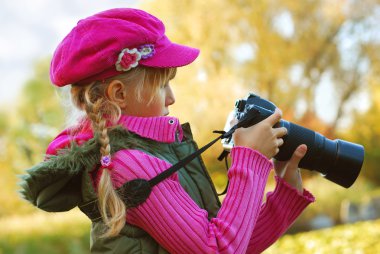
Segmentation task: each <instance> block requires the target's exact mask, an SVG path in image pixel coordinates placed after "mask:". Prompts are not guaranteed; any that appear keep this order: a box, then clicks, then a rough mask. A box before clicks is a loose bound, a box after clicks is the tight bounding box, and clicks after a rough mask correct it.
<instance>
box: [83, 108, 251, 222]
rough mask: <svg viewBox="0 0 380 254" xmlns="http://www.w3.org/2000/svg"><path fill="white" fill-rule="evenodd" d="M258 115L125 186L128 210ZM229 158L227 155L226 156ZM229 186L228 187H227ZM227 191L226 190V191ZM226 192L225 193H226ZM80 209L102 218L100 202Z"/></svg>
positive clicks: (120, 190)
mask: <svg viewBox="0 0 380 254" xmlns="http://www.w3.org/2000/svg"><path fill="white" fill-rule="evenodd" d="M257 113H258V112H256V113H254V114H246V116H245V117H243V118H242V119H240V121H239V122H238V123H237V124H235V125H234V126H233V127H232V128H231V129H230V130H229V131H228V132H225V131H213V133H218V134H221V135H220V136H218V137H217V138H215V139H214V140H212V141H211V142H210V143H208V144H207V145H205V146H203V147H202V148H200V149H199V150H197V151H195V152H194V153H192V154H190V155H188V156H187V157H185V158H184V159H182V160H180V161H179V162H177V163H176V164H174V165H172V166H171V167H170V168H168V169H166V170H165V171H163V172H161V173H160V174H158V175H157V176H155V177H153V178H152V179H150V180H146V179H141V178H138V179H133V180H130V181H128V182H126V183H125V184H123V185H122V186H121V187H120V188H118V189H117V190H116V191H117V192H118V194H119V196H120V198H121V199H122V200H123V201H124V203H125V205H126V207H127V208H133V207H137V206H139V205H140V204H142V203H144V202H145V200H146V199H147V198H148V197H149V195H150V193H151V192H152V188H153V187H154V186H155V185H157V184H158V183H160V182H162V181H164V180H165V179H167V178H168V177H170V176H171V175H172V174H174V173H175V172H177V171H178V170H180V169H181V168H182V167H184V166H185V165H186V164H188V163H189V162H191V161H192V160H193V159H195V158H196V157H198V156H199V155H201V154H202V153H203V152H204V151H206V150H207V149H208V148H209V147H210V146H212V145H213V144H215V142H217V141H218V140H219V139H224V138H231V137H232V134H233V133H234V132H235V130H236V129H238V128H240V127H246V126H247V123H248V122H251V121H252V120H253V118H256V117H257ZM226 156H227V155H226ZM227 186H228V185H227ZM225 191H226V190H225ZM225 191H224V192H225ZM79 209H80V210H81V211H82V212H83V213H85V214H86V215H87V216H88V217H89V218H90V219H91V220H92V221H96V220H99V219H100V218H101V216H100V212H99V210H98V200H97V199H95V200H92V201H90V202H88V203H85V204H83V205H80V206H79Z"/></svg>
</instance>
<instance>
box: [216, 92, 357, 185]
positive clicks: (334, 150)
mask: <svg viewBox="0 0 380 254" xmlns="http://www.w3.org/2000/svg"><path fill="white" fill-rule="evenodd" d="M275 109H276V105H275V104H273V103H272V102H270V101H268V100H265V99H262V98H260V97H259V96H257V95H255V94H253V93H250V94H248V96H247V98H246V99H240V100H237V101H236V103H235V110H234V114H235V117H236V118H237V120H241V119H242V118H244V117H245V116H246V115H247V114H255V117H254V118H253V119H252V120H251V121H250V122H248V123H247V124H246V125H244V126H243V127H249V126H252V125H254V124H257V123H259V122H260V121H262V120H264V119H265V118H267V117H268V116H270V115H271V114H273V113H274V111H275ZM274 127H275V128H276V127H285V128H286V129H287V130H288V132H287V135H285V136H284V137H283V139H284V144H283V145H282V146H281V147H280V151H279V152H278V154H276V156H274V158H275V159H276V160H279V161H287V160H289V159H290V158H291V156H292V154H293V152H294V151H295V149H296V148H297V147H298V146H299V145H301V144H306V145H307V147H308V150H307V153H306V155H305V156H304V158H302V160H301V161H300V163H299V167H300V168H303V169H308V170H311V171H318V172H320V173H321V174H322V175H323V176H324V177H325V178H327V179H329V180H330V181H332V182H334V183H336V184H338V185H341V186H343V187H345V188H348V187H350V186H351V185H352V184H353V183H354V182H355V180H356V179H357V177H358V175H359V173H360V170H361V167H362V165H363V161H364V147H363V146H362V145H359V144H355V143H351V142H348V141H344V140H340V139H336V140H330V139H328V138H326V137H324V136H323V135H321V134H319V133H317V132H315V131H313V130H310V129H307V128H305V127H302V126H300V125H297V124H294V123H291V122H288V121H286V120H280V121H279V122H278V123H277V124H276V125H275V126H274ZM226 128H228V127H227V126H226V127H225V129H226ZM222 143H223V147H224V149H225V150H230V149H231V148H232V147H233V143H232V141H231V139H225V140H223V141H222Z"/></svg>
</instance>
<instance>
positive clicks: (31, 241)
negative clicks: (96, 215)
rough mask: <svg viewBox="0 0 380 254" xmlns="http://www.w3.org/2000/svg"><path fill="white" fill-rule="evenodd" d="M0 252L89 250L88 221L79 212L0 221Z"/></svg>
mask: <svg viewBox="0 0 380 254" xmlns="http://www.w3.org/2000/svg"><path fill="white" fill-rule="evenodd" d="M0 221H1V225H3V230H2V232H1V233H0V254H7V253H22V254H33V253H49V254H80V253H89V237H90V235H89V234H90V221H89V220H88V219H87V218H85V217H84V215H83V214H81V212H80V211H72V212H68V213H65V214H47V213H41V212H40V213H35V214H33V215H29V216H25V217H17V216H14V217H7V218H3V219H1V220H0Z"/></svg>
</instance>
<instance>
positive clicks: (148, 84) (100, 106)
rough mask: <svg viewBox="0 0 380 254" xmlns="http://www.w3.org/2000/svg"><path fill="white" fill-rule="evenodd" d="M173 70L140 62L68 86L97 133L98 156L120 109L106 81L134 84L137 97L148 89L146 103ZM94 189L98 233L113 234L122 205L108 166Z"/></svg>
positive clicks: (118, 227) (106, 148)
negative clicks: (107, 75) (102, 77)
mask: <svg viewBox="0 0 380 254" xmlns="http://www.w3.org/2000/svg"><path fill="white" fill-rule="evenodd" d="M175 74H176V68H150V67H142V66H140V67H137V68H134V69H132V70H130V71H128V72H126V73H124V74H121V75H118V76H115V77H112V78H108V79H106V80H103V81H101V82H100V81H95V82H92V83H90V84H88V85H86V86H77V85H75V84H74V85H73V86H72V88H71V98H72V102H73V104H74V105H75V106H76V107H77V108H78V109H80V110H83V111H85V112H86V117H87V119H88V120H90V121H91V126H92V129H93V131H94V134H95V133H98V134H99V135H98V136H99V142H100V145H101V148H100V153H101V156H107V155H110V152H111V147H110V140H109V137H108V130H109V129H110V128H112V127H113V126H115V125H116V123H117V121H118V120H119V119H120V116H121V113H122V112H121V109H120V107H119V105H118V104H117V103H115V102H113V101H111V100H110V99H108V98H107V96H106V90H107V87H108V85H109V84H110V82H111V81H113V80H120V81H122V82H123V83H124V84H125V85H126V86H129V85H137V89H136V90H135V91H136V93H137V94H135V96H136V97H137V98H138V100H141V93H142V91H147V90H148V91H149V92H150V100H149V101H148V102H147V103H150V102H151V101H152V100H153V99H154V96H155V95H156V93H157V91H158V89H159V88H160V87H161V86H162V85H163V84H166V83H167V82H168V81H169V80H170V79H172V78H174V76H175ZM87 119H85V120H87ZM84 122H86V121H83V123H84ZM108 123H110V124H108ZM97 192H98V199H99V202H98V203H99V211H100V214H101V216H102V219H103V222H104V223H105V225H106V226H107V229H106V232H105V233H104V234H103V235H102V236H101V237H113V236H117V235H118V234H119V232H120V230H121V229H122V228H123V227H124V225H125V216H126V206H125V204H124V203H123V201H122V200H121V199H120V197H119V195H118V194H117V192H116V190H115V189H114V186H113V184H112V180H111V169H110V168H104V169H103V171H102V174H101V177H100V181H99V184H98V189H97Z"/></svg>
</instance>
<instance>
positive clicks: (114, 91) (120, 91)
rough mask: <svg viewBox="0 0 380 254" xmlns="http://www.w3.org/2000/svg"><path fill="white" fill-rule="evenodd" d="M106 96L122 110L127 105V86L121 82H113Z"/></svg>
mask: <svg viewBox="0 0 380 254" xmlns="http://www.w3.org/2000/svg"><path fill="white" fill-rule="evenodd" d="M106 96H107V98H108V99H109V100H110V101H113V102H116V103H117V104H118V105H119V106H120V108H125V106H126V104H127V91H126V86H125V84H124V83H123V82H121V81H120V80H112V81H111V83H110V84H109V85H108V87H107V90H106Z"/></svg>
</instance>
